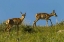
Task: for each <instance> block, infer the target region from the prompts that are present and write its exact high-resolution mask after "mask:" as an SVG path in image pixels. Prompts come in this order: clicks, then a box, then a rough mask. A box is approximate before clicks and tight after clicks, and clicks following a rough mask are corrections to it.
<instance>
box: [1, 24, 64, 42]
mask: <svg viewBox="0 0 64 42" xmlns="http://www.w3.org/2000/svg"><path fill="white" fill-rule="evenodd" d="M5 27H6V26H5V25H4V24H1V25H0V42H17V39H18V38H19V42H64V32H58V31H59V30H64V24H57V25H54V26H52V27H51V26H49V27H46V26H37V27H35V28H33V27H32V26H24V25H22V26H20V30H19V35H18V36H17V32H16V28H15V27H12V29H11V31H10V34H8V32H4V28H5Z"/></svg>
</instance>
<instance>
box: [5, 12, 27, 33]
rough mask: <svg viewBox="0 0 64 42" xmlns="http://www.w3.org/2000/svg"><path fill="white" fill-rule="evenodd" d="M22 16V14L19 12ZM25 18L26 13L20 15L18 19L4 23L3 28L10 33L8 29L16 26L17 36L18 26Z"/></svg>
mask: <svg viewBox="0 0 64 42" xmlns="http://www.w3.org/2000/svg"><path fill="white" fill-rule="evenodd" d="M20 13H21V14H22V12H20ZM25 16H26V13H24V14H22V17H20V18H11V19H8V20H7V21H6V25H7V27H6V28H5V31H6V30H7V31H8V32H10V29H11V27H12V26H13V25H15V26H17V34H18V31H19V25H20V24H21V23H22V21H23V20H24V18H25Z"/></svg>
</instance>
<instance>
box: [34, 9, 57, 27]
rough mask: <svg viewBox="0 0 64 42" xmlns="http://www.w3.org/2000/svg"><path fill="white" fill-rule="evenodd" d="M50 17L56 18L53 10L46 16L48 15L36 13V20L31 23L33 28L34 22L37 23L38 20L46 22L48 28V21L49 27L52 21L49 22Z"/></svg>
mask: <svg viewBox="0 0 64 42" xmlns="http://www.w3.org/2000/svg"><path fill="white" fill-rule="evenodd" d="M51 16H55V17H57V15H56V13H55V10H53V12H52V13H50V14H48V13H37V14H36V16H35V17H36V20H35V21H34V23H33V27H34V26H36V22H37V21H38V20H40V19H44V20H46V26H48V20H50V22H51V25H52V21H51V19H50V17H51Z"/></svg>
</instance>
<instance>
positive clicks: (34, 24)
mask: <svg viewBox="0 0 64 42" xmlns="http://www.w3.org/2000/svg"><path fill="white" fill-rule="evenodd" d="M38 20H39V19H36V20H35V21H34V23H33V27H35V26H36V22H37V21H38Z"/></svg>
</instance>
